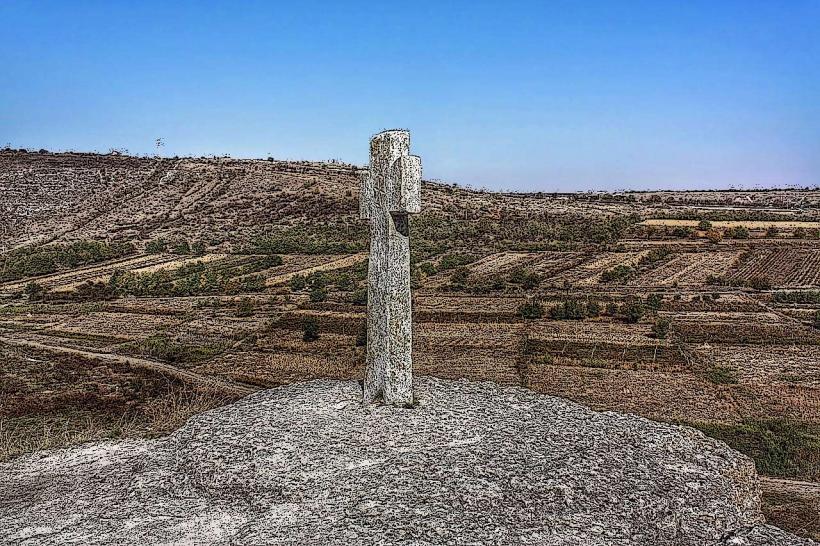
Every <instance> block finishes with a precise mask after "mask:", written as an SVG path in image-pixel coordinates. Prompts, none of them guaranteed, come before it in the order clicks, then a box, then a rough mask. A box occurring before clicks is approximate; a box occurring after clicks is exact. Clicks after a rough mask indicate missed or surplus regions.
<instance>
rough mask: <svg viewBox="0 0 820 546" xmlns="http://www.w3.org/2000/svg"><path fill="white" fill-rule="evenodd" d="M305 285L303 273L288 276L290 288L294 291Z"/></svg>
mask: <svg viewBox="0 0 820 546" xmlns="http://www.w3.org/2000/svg"><path fill="white" fill-rule="evenodd" d="M306 286H307V279H306V278H305V277H304V276H303V275H294V276H293V277H291V278H290V289H291V290H292V291H294V292H298V291H299V290H304V289H305V287H306Z"/></svg>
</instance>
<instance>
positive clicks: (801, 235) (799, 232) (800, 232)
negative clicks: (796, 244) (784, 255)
mask: <svg viewBox="0 0 820 546" xmlns="http://www.w3.org/2000/svg"><path fill="white" fill-rule="evenodd" d="M793 235H794V236H795V238H797V239H805V238H806V237H808V236H809V233H808V232H807V231H806V228H802V227H799V228H797V229H795V230H794V234H793Z"/></svg>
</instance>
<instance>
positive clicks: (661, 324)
mask: <svg viewBox="0 0 820 546" xmlns="http://www.w3.org/2000/svg"><path fill="white" fill-rule="evenodd" d="M671 325H672V323H671V322H670V321H669V319H667V318H663V317H658V319H657V320H655V324H653V325H652V334H653V335H654V336H655V337H656V338H658V339H666V336H667V335H668V334H669V327H670V326H671Z"/></svg>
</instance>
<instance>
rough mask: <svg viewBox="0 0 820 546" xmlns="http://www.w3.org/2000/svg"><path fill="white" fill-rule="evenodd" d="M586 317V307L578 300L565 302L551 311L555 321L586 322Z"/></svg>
mask: <svg viewBox="0 0 820 546" xmlns="http://www.w3.org/2000/svg"><path fill="white" fill-rule="evenodd" d="M586 316H587V310H586V306H585V305H584V304H583V303H581V302H579V301H578V300H564V301H563V302H561V303H560V304H558V305H556V306H555V307H552V308H551V309H550V317H551V318H552V319H554V320H584V319H585V318H586Z"/></svg>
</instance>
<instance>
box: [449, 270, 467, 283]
mask: <svg viewBox="0 0 820 546" xmlns="http://www.w3.org/2000/svg"><path fill="white" fill-rule="evenodd" d="M469 278H470V270H469V269H468V268H466V267H459V268H458V269H456V270H455V271H453V273H452V274H451V275H450V282H451V283H453V284H455V285H463V284H465V283H466V282H467V280H468V279H469Z"/></svg>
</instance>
